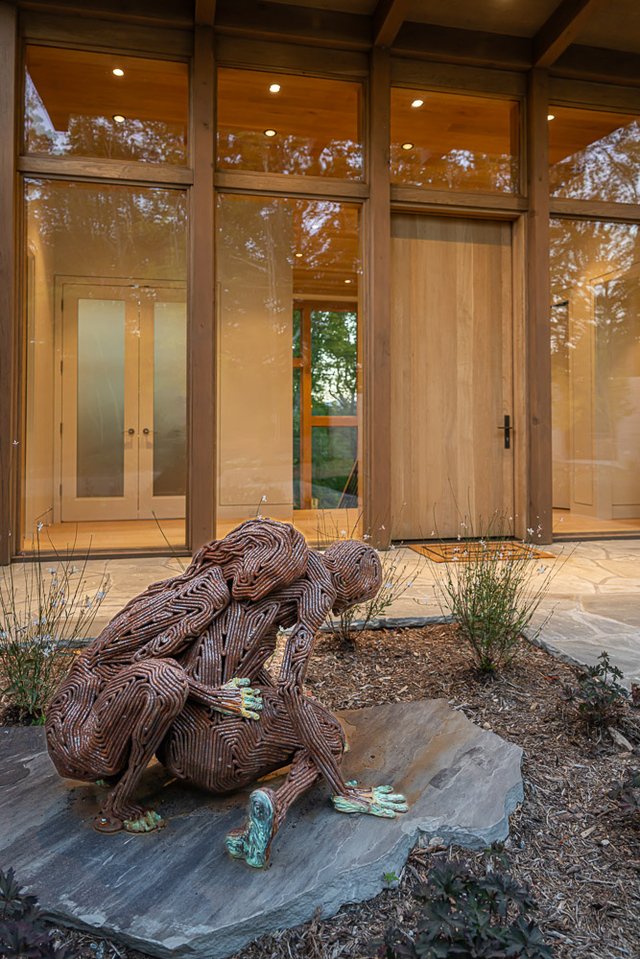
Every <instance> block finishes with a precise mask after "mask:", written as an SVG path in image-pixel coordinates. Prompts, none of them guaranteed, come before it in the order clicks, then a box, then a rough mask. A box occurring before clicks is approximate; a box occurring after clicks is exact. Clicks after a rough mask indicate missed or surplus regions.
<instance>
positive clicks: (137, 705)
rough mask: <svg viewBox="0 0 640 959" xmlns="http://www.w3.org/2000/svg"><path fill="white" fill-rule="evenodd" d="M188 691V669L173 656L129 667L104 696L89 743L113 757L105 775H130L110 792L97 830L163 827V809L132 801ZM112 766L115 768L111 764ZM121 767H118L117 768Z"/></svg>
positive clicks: (114, 680) (143, 829)
mask: <svg viewBox="0 0 640 959" xmlns="http://www.w3.org/2000/svg"><path fill="white" fill-rule="evenodd" d="M187 695H188V682H187V677H186V675H185V673H184V671H183V670H182V669H181V668H180V666H178V664H177V663H175V662H173V661H172V660H164V659H156V660H146V661H145V662H141V663H135V664H134V665H131V666H125V667H124V668H123V669H122V670H120V672H118V673H117V674H116V675H115V676H114V677H113V679H112V680H111V681H110V682H109V684H108V685H107V687H106V688H105V689H104V690H103V691H102V693H101V694H100V696H99V697H98V699H97V701H96V704H95V707H94V710H93V717H92V720H93V722H92V726H93V729H92V735H91V737H90V740H89V743H88V746H89V748H92V747H93V748H94V749H96V750H100V752H101V753H102V754H105V753H106V755H107V757H108V760H107V768H106V769H104V772H105V773H107V774H108V773H109V772H118V771H121V770H122V766H121V765H120V763H121V762H122V759H124V760H125V761H126V768H125V770H124V773H122V775H121V776H120V778H119V780H118V782H117V784H116V786H115V787H114V788H113V789H112V790H111V792H110V793H109V795H108V796H107V799H106V802H105V803H104V805H103V807H102V809H101V811H100V813H99V815H98V817H97V819H96V820H95V822H94V826H95V828H96V829H98V830H100V831H101V832H114V831H116V830H118V829H123V828H124V829H127V830H129V831H131V832H149V831H150V830H151V829H156V828H157V827H158V826H160V825H162V821H161V819H160V817H159V816H158V814H157V813H154V812H153V811H151V810H148V811H146V812H145V810H144V809H142V807H141V806H138V805H136V804H135V803H133V802H132V797H133V792H134V790H135V788H136V786H137V785H138V782H139V780H140V776H141V775H142V773H143V771H144V769H145V768H146V766H147V764H148V763H149V761H150V760H151V759H152V758H153V754H154V753H155V751H156V749H157V747H158V746H159V744H160V743H161V742H162V739H163V737H164V735H165V733H166V731H167V729H168V728H169V726H170V725H171V723H172V722H173V720H174V719H175V718H176V716H177V715H178V714H179V713H180V711H181V710H182V709H183V707H184V705H185V703H186V701H187ZM109 766H111V768H109ZM114 767H115V768H114Z"/></svg>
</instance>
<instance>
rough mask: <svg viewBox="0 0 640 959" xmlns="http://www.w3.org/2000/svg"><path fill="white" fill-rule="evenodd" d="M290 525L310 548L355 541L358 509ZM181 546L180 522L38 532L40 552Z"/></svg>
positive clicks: (302, 513) (313, 513)
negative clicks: (338, 540)
mask: <svg viewBox="0 0 640 959" xmlns="http://www.w3.org/2000/svg"><path fill="white" fill-rule="evenodd" d="M243 519H246V517H238V518H237V519H234V520H227V521H225V522H219V523H218V531H217V535H218V536H219V537H222V536H224V535H225V534H226V533H228V532H230V530H232V529H235V527H236V526H238V525H239V524H240V523H241V522H242V521H243ZM293 523H294V526H295V527H296V528H297V529H299V530H300V532H301V533H302V534H303V536H304V537H305V539H306V540H307V542H308V543H309V545H310V546H326V545H328V544H329V543H332V542H333V541H334V540H336V539H345V538H357V537H358V536H359V534H360V529H361V514H360V513H359V512H358V510H355V509H353V510H348V509H334V510H295V511H294V513H293ZM184 543H185V521H184V520H183V519H163V520H160V521H159V526H158V523H156V522H155V520H122V521H119V522H116V521H111V522H95V523H89V522H83V523H51V524H50V525H49V526H45V527H44V528H43V529H42V530H41V532H40V550H41V552H49V551H54V550H55V551H56V552H64V551H65V550H69V549H72V548H73V549H74V550H77V551H82V550H87V549H90V550H91V551H92V552H94V551H101V552H103V551H113V552H126V551H129V550H135V551H138V550H146V549H149V550H151V549H152V550H155V551H158V550H163V549H164V550H166V552H167V553H170V552H171V550H172V549H176V550H182V549H184ZM23 552H24V553H33V552H35V545H34V543H33V542H31V541H28V542H27V541H25V542H24V545H23Z"/></svg>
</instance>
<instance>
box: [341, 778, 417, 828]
mask: <svg viewBox="0 0 640 959" xmlns="http://www.w3.org/2000/svg"><path fill="white" fill-rule="evenodd" d="M347 786H348V787H349V792H348V793H347V794H346V795H344V796H332V797H331V802H332V803H333V806H334V808H335V809H337V811H338V812H346V813H362V814H363V815H367V816H381V817H382V818H384V819H395V817H396V816H397V815H398V813H403V812H406V811H407V810H408V808H409V806H408V804H407V800H406V799H405V797H404V796H403V795H402V794H401V793H396V792H394V791H393V786H373V787H371V788H363V787H358V782H357V780H355V779H352V780H350V781H349V782H348V783H347Z"/></svg>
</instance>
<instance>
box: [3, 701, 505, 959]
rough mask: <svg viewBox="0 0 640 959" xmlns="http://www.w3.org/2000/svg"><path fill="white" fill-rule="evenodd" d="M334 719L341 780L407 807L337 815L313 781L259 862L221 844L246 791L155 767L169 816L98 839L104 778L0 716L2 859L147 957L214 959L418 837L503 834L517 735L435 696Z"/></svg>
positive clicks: (380, 879)
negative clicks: (340, 741) (401, 799)
mask: <svg viewBox="0 0 640 959" xmlns="http://www.w3.org/2000/svg"><path fill="white" fill-rule="evenodd" d="M339 715H340V718H341V721H342V723H343V725H344V728H345V731H346V734H347V739H348V742H349V745H350V749H349V751H348V752H347V754H346V757H345V771H346V773H347V775H348V777H349V778H355V779H358V780H359V781H360V782H361V783H363V784H364V783H370V784H372V785H380V784H382V783H393V784H394V786H395V787H396V788H397V789H398V790H400V791H401V792H403V793H404V794H405V796H406V797H407V800H408V802H409V811H408V812H407V813H406V814H405V815H403V816H399V817H398V818H397V819H392V820H389V819H375V818H373V817H371V816H348V815H343V814H340V813H337V812H335V811H334V810H333V809H332V807H331V804H330V802H329V794H328V790H327V789H326V787H325V786H323V785H321V786H318V787H317V788H316V789H314V790H313V791H312V792H311V793H310V794H308V795H307V796H305V797H304V798H303V799H302V800H301V801H299V802H298V803H296V804H295V806H294V807H293V808H292V810H291V812H290V815H289V818H288V820H287V822H286V823H285V824H284V825H283V827H282V828H281V830H280V832H279V833H278V835H277V837H276V839H275V841H274V844H273V850H272V864H271V866H270V867H269V868H268V869H267V870H265V871H259V870H252V869H251V868H250V867H248V866H246V865H245V864H244V863H241V862H238V861H237V860H232V859H231V858H230V857H229V856H228V855H227V854H226V852H225V849H224V836H225V834H226V833H227V832H228V831H229V829H231V828H234V827H236V826H238V825H241V823H242V821H243V818H244V811H245V807H246V802H247V793H248V790H244V791H242V792H240V793H239V794H238V793H236V794H233V795H231V796H222V797H216V796H211V795H209V794H207V793H203V792H200V791H198V790H196V789H192V788H189V787H188V786H185V785H183V784H180V783H178V782H176V780H175V779H173V778H172V777H170V776H169V775H168V774H167V773H166V772H165V771H164V770H163V768H162V767H161V766H159V765H157V764H155V765H153V766H151V767H149V769H148V770H147V771H146V772H145V774H144V777H143V782H142V783H141V785H140V787H139V792H138V796H139V798H140V801H141V802H143V803H145V804H148V805H152V806H153V808H156V809H157V810H158V811H159V812H160V813H161V814H162V815H163V816H165V817H166V819H167V827H166V828H165V829H162V830H160V831H157V832H154V833H151V834H149V835H145V836H136V835H131V834H130V833H125V832H120V833H116V834H114V835H106V834H104V833H98V832H95V831H94V830H93V829H92V827H91V821H92V819H93V817H94V816H95V815H96V814H97V811H98V808H99V807H98V804H99V802H100V799H101V797H102V796H104V794H105V791H104V789H102V788H100V787H98V786H95V785H92V784H86V783H78V782H73V781H69V780H66V781H63V780H61V779H60V778H59V777H58V776H57V774H56V772H55V770H54V768H53V765H52V763H51V761H50V759H49V757H48V755H47V753H46V749H45V741H44V731H43V730H42V729H40V728H33V727H31V728H0V785H1V786H2V788H1V789H0V862H1V863H2V864H3V865H4V866H5V867H8V866H13V867H14V869H15V871H16V875H17V877H18V878H19V881H20V882H21V883H23V884H25V885H26V886H27V887H28V888H29V889H30V890H31V891H33V892H35V893H36V894H37V895H38V896H39V898H40V902H41V905H42V907H43V909H44V910H45V911H46V913H47V914H48V915H49V916H50V917H51V918H54V919H56V920H59V921H61V922H62V923H63V924H66V925H72V926H78V927H80V928H87V927H88V928H89V929H91V930H93V931H94V932H95V933H97V934H99V935H100V934H101V935H103V936H108V937H110V938H113V939H115V940H116V941H117V942H121V943H123V944H125V945H129V946H133V947H134V948H135V947H137V948H138V949H141V950H142V951H143V952H145V953H149V954H150V955H153V956H159V957H175V959H182V957H184V959H186V957H199V959H221V957H223V956H228V955H229V954H231V953H233V952H235V951H237V950H238V949H240V948H242V946H243V945H244V944H245V943H247V942H248V941H249V940H251V939H254V938H255V937H257V936H260V935H262V934H263V933H268V932H275V931H276V930H278V929H282V928H288V927H290V926H293V925H296V924H298V923H301V922H305V921H306V920H308V919H311V917H312V916H313V915H314V913H315V912H316V910H319V911H320V913H321V915H323V916H331V915H333V914H334V913H335V912H336V911H337V910H338V909H339V908H340V906H341V905H343V904H344V903H347V902H360V901H362V900H364V899H370V898H372V897H373V896H375V895H377V893H378V892H380V891H381V890H382V889H383V888H384V886H385V879H384V875H385V873H387V874H394V873H396V874H399V873H400V871H401V869H402V867H403V866H404V863H405V862H406V859H407V856H408V854H409V851H410V849H411V848H412V847H413V845H414V844H415V842H416V841H417V840H418V839H419V838H421V839H422V841H428V840H429V838H430V837H432V838H435V837H438V842H441V841H443V842H447V843H449V842H450V843H457V844H460V845H463V846H468V847H470V848H484V847H485V846H487V845H488V844H490V843H491V842H494V841H499V840H503V839H505V838H506V836H507V834H508V830H509V821H508V820H509V814H510V813H511V812H512V811H513V810H514V809H515V807H516V805H517V804H518V803H520V802H521V801H522V797H523V790H522V778H521V774H520V763H521V758H522V750H521V749H520V747H518V746H515V745H513V744H512V743H507V742H505V741H504V740H502V739H501V738H500V737H499V736H496V735H495V734H494V733H491V732H488V731H486V730H484V729H481V728H480V727H478V726H476V725H474V724H473V723H472V722H470V720H468V719H467V718H466V716H465V715H464V714H463V713H461V712H459V711H456V710H454V709H452V708H451V707H450V706H449V705H448V704H447V703H446V702H445V701H444V700H421V701H419V702H415V703H398V704H388V705H384V706H377V707H372V708H371V709H361V710H353V711H349V712H344V713H341V714H339ZM270 785H275V783H273V782H270Z"/></svg>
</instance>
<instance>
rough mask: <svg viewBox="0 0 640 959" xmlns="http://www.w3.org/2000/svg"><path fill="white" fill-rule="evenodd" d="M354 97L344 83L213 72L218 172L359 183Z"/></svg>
mask: <svg viewBox="0 0 640 959" xmlns="http://www.w3.org/2000/svg"><path fill="white" fill-rule="evenodd" d="M276 88H277V89H276ZM361 90H362V87H361V84H359V83H354V82H349V81H345V80H327V79H318V78H316V77H305V76H291V75H290V74H286V75H285V74H282V75H281V74H275V73H261V72H258V71H255V70H234V69H228V68H220V69H219V70H218V169H219V170H253V171H255V172H263V173H294V174H307V175H310V176H327V177H341V178H343V179H350V180H352V179H356V180H359V179H362V176H363V151H362V137H361V120H360V114H361ZM272 91H274V92H272Z"/></svg>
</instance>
